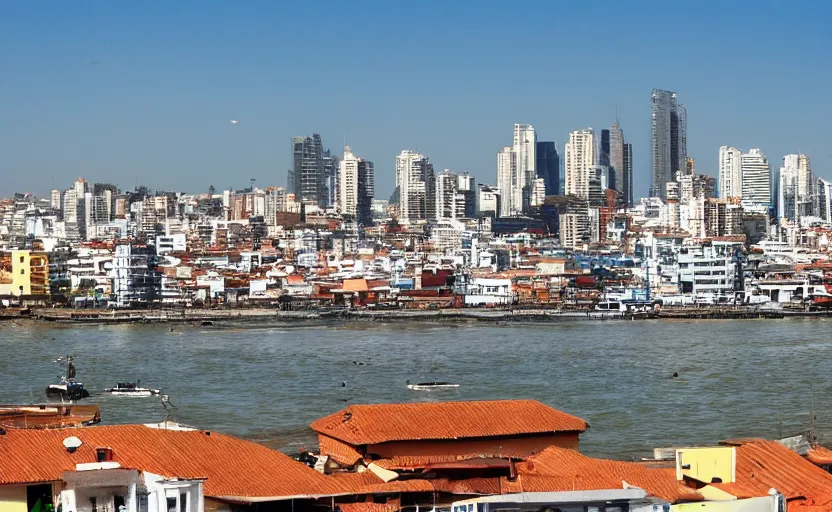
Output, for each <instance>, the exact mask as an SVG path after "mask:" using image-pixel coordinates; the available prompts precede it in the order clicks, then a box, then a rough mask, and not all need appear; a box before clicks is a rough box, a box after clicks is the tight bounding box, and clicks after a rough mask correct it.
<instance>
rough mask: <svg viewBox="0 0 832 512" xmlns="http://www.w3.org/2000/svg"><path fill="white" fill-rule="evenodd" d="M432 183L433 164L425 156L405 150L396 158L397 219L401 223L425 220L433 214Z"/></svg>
mask: <svg viewBox="0 0 832 512" xmlns="http://www.w3.org/2000/svg"><path fill="white" fill-rule="evenodd" d="M433 181H434V177H433V164H431V163H430V162H429V161H428V158H427V157H426V156H425V155H422V154H419V153H417V152H415V151H411V150H409V149H405V150H404V151H402V152H401V153H400V154H399V155H398V156H397V157H396V186H397V187H398V189H399V219H400V220H401V221H402V222H406V223H407V222H411V221H417V220H425V219H427V218H428V215H432V214H433V212H432V211H431V206H433V205H432V204H431V202H432V199H433V186H434V185H433ZM434 208H435V206H434Z"/></svg>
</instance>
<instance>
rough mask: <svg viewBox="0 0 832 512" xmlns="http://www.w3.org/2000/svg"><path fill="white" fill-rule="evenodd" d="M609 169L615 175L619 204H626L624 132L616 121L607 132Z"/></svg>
mask: <svg viewBox="0 0 832 512" xmlns="http://www.w3.org/2000/svg"><path fill="white" fill-rule="evenodd" d="M609 138H610V141H609V163H608V165H609V167H610V168H611V169H612V172H613V173H614V174H615V180H614V181H615V190H617V191H618V192H619V196H618V197H619V203H624V202H626V194H627V190H626V189H627V180H626V179H625V177H624V172H625V171H624V130H622V129H621V127H620V126H619V124H618V121H616V122H614V123H612V126H611V127H610V130H609Z"/></svg>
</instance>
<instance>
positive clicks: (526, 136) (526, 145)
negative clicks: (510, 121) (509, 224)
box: [497, 124, 537, 217]
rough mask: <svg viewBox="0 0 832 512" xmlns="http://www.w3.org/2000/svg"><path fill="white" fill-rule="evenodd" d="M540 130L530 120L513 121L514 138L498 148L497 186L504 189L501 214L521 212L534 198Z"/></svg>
mask: <svg viewBox="0 0 832 512" xmlns="http://www.w3.org/2000/svg"><path fill="white" fill-rule="evenodd" d="M536 166H537V134H536V133H535V131H534V127H533V126H532V125H530V124H515V125H514V141H513V143H512V145H511V146H506V147H503V148H502V149H500V151H498V152H497V186H498V187H499V188H500V191H501V193H502V206H501V210H502V211H501V212H500V216H502V217H508V216H512V215H521V214H522V213H523V212H525V211H526V210H527V209H528V207H529V203H530V200H531V189H532V187H533V185H534V184H533V182H534V180H535V178H537V170H536Z"/></svg>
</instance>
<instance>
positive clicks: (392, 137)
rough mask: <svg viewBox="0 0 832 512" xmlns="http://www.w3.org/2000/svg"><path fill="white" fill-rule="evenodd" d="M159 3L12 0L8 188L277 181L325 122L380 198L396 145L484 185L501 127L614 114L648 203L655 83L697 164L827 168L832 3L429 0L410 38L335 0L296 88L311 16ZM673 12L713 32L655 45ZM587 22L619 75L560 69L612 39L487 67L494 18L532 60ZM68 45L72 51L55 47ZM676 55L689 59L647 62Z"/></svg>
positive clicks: (575, 125)
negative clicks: (522, 8) (749, 158)
mask: <svg viewBox="0 0 832 512" xmlns="http://www.w3.org/2000/svg"><path fill="white" fill-rule="evenodd" d="M160 5H161V4H156V5H153V4H150V5H149V6H148V7H147V9H146V10H145V11H144V12H134V11H136V8H135V7H132V6H116V5H100V6H97V7H95V8H86V9H84V8H77V7H74V6H67V5H59V4H54V6H53V9H52V10H51V14H52V15H51V16H45V17H44V16H40V14H39V13H38V10H37V9H35V8H33V7H32V6H26V5H22V4H21V5H15V6H9V7H7V8H6V9H5V11H4V16H3V17H2V21H0V24H2V25H0V28H2V29H3V30H2V31H0V33H1V34H0V41H2V42H3V43H4V46H6V47H8V48H10V49H12V51H10V52H7V53H6V55H4V56H2V57H0V63H2V64H3V65H4V69H5V70H7V72H8V73H10V76H13V77H15V79H14V80H6V81H3V83H2V84H0V92H2V93H3V97H5V98H13V99H14V101H9V102H8V103H9V104H8V105H7V108H6V109H5V116H6V119H5V122H4V123H3V124H2V125H0V155H3V156H2V157H0V166H1V168H2V170H3V174H4V176H6V177H7V179H6V180H4V182H3V183H1V184H0V196H8V195H11V193H13V192H27V191H28V192H35V193H38V194H39V195H46V194H48V191H49V190H50V189H53V188H60V183H62V182H64V181H66V180H69V179H72V178H74V177H76V176H86V177H88V179H90V180H92V181H98V182H114V183H116V184H118V185H119V186H120V187H122V188H124V189H129V188H131V187H132V186H133V185H134V184H146V185H149V186H151V187H154V188H160V189H178V190H189V189H191V188H192V187H193V186H194V184H200V186H203V187H207V186H208V184H213V185H215V186H216V187H217V188H220V189H223V188H228V187H234V188H243V187H245V186H246V185H247V184H248V183H249V180H250V179H251V178H256V180H257V182H258V183H260V184H274V185H284V184H285V183H286V181H287V176H286V171H287V169H288V168H289V167H290V166H291V164H290V162H291V154H290V152H289V147H288V146H289V145H288V144H286V142H285V141H286V140H288V139H289V138H290V137H291V136H296V135H298V134H307V135H310V136H311V135H312V134H313V133H320V134H322V135H323V137H324V140H325V142H326V146H327V147H328V148H330V149H333V150H336V149H337V148H339V147H341V146H342V145H343V143H344V142H345V143H346V144H348V145H351V146H353V147H360V148H362V150H361V153H362V155H364V156H365V157H366V158H367V159H369V160H372V161H374V162H376V177H377V182H376V189H377V190H378V192H377V194H376V195H377V196H378V197H384V196H386V195H388V194H389V193H390V192H391V191H392V189H393V184H394V180H395V169H394V167H393V166H394V163H393V157H394V156H395V155H396V154H397V153H398V152H399V151H401V149H402V148H415V149H416V150H417V151H419V152H421V153H425V154H429V155H431V159H432V161H433V162H435V164H436V166H437V168H451V169H458V170H460V171H466V172H469V173H470V174H471V175H472V176H474V177H475V178H476V179H477V181H478V182H479V183H492V184H493V181H494V179H493V177H492V176H493V173H494V170H493V161H494V157H493V155H494V152H495V151H496V150H498V149H499V147H500V146H501V145H504V144H505V135H504V133H505V126H507V125H511V124H513V123H517V122H522V123H529V124H532V125H533V126H535V129H536V131H537V133H538V135H539V138H540V140H551V141H555V142H556V143H557V144H556V147H557V149H558V151H559V152H561V151H562V150H563V144H564V143H565V141H566V139H567V137H568V134H569V133H570V132H571V131H574V130H576V129H579V128H580V127H586V126H592V127H594V128H595V129H596V130H600V129H601V128H602V127H603V128H606V127H609V126H610V124H611V123H612V122H614V121H615V120H616V111H618V113H619V117H620V122H621V127H622V128H623V129H624V130H625V132H626V134H627V139H628V143H630V144H632V146H633V155H634V160H633V178H634V182H635V183H634V188H635V190H634V195H635V196H636V197H641V196H645V195H647V189H648V187H649V180H650V172H651V170H650V149H649V148H650V146H649V142H650V121H649V115H650V113H649V106H648V103H647V102H648V100H647V99H646V98H647V95H648V94H649V91H650V90H651V89H653V88H664V89H668V90H673V91H678V92H679V94H680V95H681V96H682V98H683V99H684V103H685V104H686V105H687V106H688V109H689V111H690V120H689V130H688V151H687V153H688V155H689V156H693V157H695V158H696V159H697V163H698V166H699V172H702V173H707V174H709V175H711V176H717V174H718V148H719V147H721V146H724V145H727V146H733V147H742V148H757V147H759V148H761V151H762V152H763V153H765V154H767V155H770V157H771V158H772V159H773V160H775V161H776V160H777V158H778V157H777V156H776V155H785V154H789V153H795V152H797V150H798V147H799V149H800V152H802V153H805V154H808V155H810V157H812V158H813V166H814V173H815V174H816V175H817V176H820V177H830V169H829V167H830V163H832V160H830V159H829V158H828V156H829V155H828V150H826V147H825V141H824V140H823V137H822V133H823V131H822V127H823V125H824V123H825V118H826V117H828V115H829V106H828V105H827V104H825V103H823V102H821V103H820V104H819V105H818V104H815V102H812V101H811V98H815V97H823V94H822V93H823V91H822V89H821V87H822V85H821V84H823V83H826V81H827V80H828V73H829V71H828V70H827V69H825V68H821V67H820V66H818V65H817V64H818V63H819V62H823V60H824V57H823V48H824V45H823V44H820V43H821V42H822V41H821V39H820V38H821V36H820V34H822V33H823V30H822V25H821V24H820V22H821V21H822V20H823V19H827V18H828V16H826V15H827V14H828V13H829V7H828V6H826V5H825V4H820V3H816V4H812V3H808V4H802V5H800V6H798V7H794V6H789V7H787V6H781V5H763V6H759V5H757V4H756V3H755V4H751V3H744V2H738V3H734V4H731V5H728V6H720V11H719V14H720V16H715V9H708V8H698V9H686V8H684V7H679V6H674V7H673V8H671V9H667V10H662V12H661V13H659V10H655V9H653V10H651V9H634V10H633V12H627V13H624V14H622V15H620V16H619V15H617V16H615V17H614V16H609V15H600V16H596V15H592V16H589V15H588V13H587V12H586V11H587V10H588V9H590V7H587V6H571V5H570V6H550V5H546V4H540V6H539V8H538V11H539V14H540V16H535V17H534V19H527V17H525V16H521V15H519V14H518V13H516V12H505V10H504V9H499V8H497V7H495V6H478V8H477V9H476V10H475V11H474V13H473V15H472V12H471V10H470V9H467V8H465V6H448V7H447V8H443V9H441V10H440V9H438V8H436V5H435V4H430V3H427V4H424V5H420V6H416V7H414V8H413V9H412V11H413V12H412V14H413V15H414V16H417V17H424V18H425V19H429V20H430V22H431V24H432V26H433V27H435V28H436V29H437V31H439V32H440V33H441V37H440V38H439V39H435V40H432V41H430V42H428V41H423V40H421V39H414V37H415V36H411V35H401V34H398V33H397V31H396V30H395V29H394V24H390V23H387V21H389V20H390V19H392V18H393V17H395V16H397V15H399V14H401V13H400V10H399V9H400V8H398V7H396V6H384V7H382V6H378V7H377V8H375V9H369V8H361V7H358V8H356V7H354V6H349V7H347V6H338V5H335V4H332V5H330V6H329V7H330V8H329V9H328V10H327V12H326V13H325V14H324V15H322V16H321V25H322V27H321V28H322V30H321V31H320V35H319V36H318V37H317V38H316V39H314V40H310V41H308V44H310V45H311V46H312V48H313V49H320V50H324V52H323V53H324V56H323V59H324V60H323V61H322V62H315V63H314V64H312V63H295V64H293V65H295V66H299V67H300V71H302V72H303V73H305V74H304V75H303V76H304V78H303V79H302V80H296V81H288V82H292V83H286V82H287V81H286V80H283V78H285V73H284V72H283V71H284V67H283V66H275V65H274V63H275V62H280V61H281V60H283V61H286V56H288V55H290V54H291V52H292V51H294V49H295V47H296V46H297V43H296V42H295V40H296V39H297V35H298V33H297V28H296V27H294V26H293V25H292V23H293V22H294V21H295V17H296V16H298V14H293V13H291V12H290V11H284V10H283V9H282V8H281V7H279V6H269V5H257V6H254V5H249V6H235V7H234V8H230V7H223V6H220V5H216V4H215V5H207V6H205V8H204V9H203V10H204V12H203V13H202V15H203V16H204V17H205V18H206V24H204V25H199V24H197V25H195V26H188V27H184V28H183V27H182V26H181V24H180V23H178V22H177V21H176V20H178V19H181V18H182V17H183V16H187V15H188V14H189V10H188V9H187V8H185V7H184V6H174V7H171V8H170V9H166V11H164V14H165V15H162V11H161V9H160V8H159V6H160ZM750 7H753V9H751V8H750ZM680 13H684V16H685V19H686V21H687V22H688V23H692V24H696V23H703V24H704V23H707V25H708V26H709V29H710V30H709V31H708V32H707V33H704V32H702V33H701V35H699V33H698V32H695V31H693V32H690V33H688V34H687V35H688V38H689V39H691V41H690V43H691V44H687V45H684V47H675V48H673V49H670V48H668V49H664V48H659V49H658V50H656V48H654V43H653V41H654V40H655V38H657V37H661V36H662V34H664V33H665V32H667V34H664V35H668V34H669V33H670V32H672V29H671V27H673V26H675V24H674V23H663V22H662V20H664V21H669V20H676V19H678V16H679V15H680ZM732 15H736V16H742V18H743V19H745V20H746V21H747V23H744V24H742V25H741V26H739V27H738V26H736V25H735V24H729V23H728V22H727V21H725V20H727V19H730V18H731V16H732ZM622 16H623V18H622ZM585 18H591V19H592V20H593V23H594V24H595V25H597V27H596V28H597V29H598V30H604V29H608V28H611V27H615V29H616V32H615V33H616V34H617V38H616V40H617V45H618V46H619V51H620V55H621V56H622V57H621V58H620V59H616V60H615V62H609V64H608V66H609V70H608V72H609V74H610V76H613V75H614V76H616V78H617V79H616V80H612V81H610V80H607V81H605V80H599V81H594V82H592V83H581V84H580V86H578V85H575V84H574V83H570V82H565V81H559V80H557V79H556V77H557V76H558V75H560V74H562V73H563V71H564V69H569V70H570V73H572V72H580V71H581V70H584V69H586V68H585V66H586V64H584V63H585V62H594V61H597V60H598V59H595V58H593V56H595V57H597V56H599V55H602V54H603V55H606V51H607V47H606V46H605V45H603V44H601V43H600V42H591V41H590V42H586V43H585V44H586V48H585V49H584V50H585V51H584V52H582V53H581V58H580V59H578V56H577V55H573V56H570V55H567V56H565V57H564V59H563V60H562V61H561V62H559V63H558V65H557V66H554V67H553V68H552V69H551V70H550V71H546V70H544V69H543V68H540V69H539V72H540V77H541V78H542V80H539V81H537V82H539V83H535V84H531V85H528V86H524V87H525V88H524V94H523V95H522V96H521V97H518V96H517V95H516V92H515V84H514V83H512V82H511V81H510V80H508V79H506V78H502V77H499V76H496V75H494V73H493V64H494V62H495V59H496V58H498V57H499V56H500V55H503V54H505V53H506V52H508V51H509V49H510V48H511V47H512V46H511V44H509V40H510V37H509V34H511V33H512V31H511V30H503V31H499V32H498V33H497V35H496V36H494V37H490V38H488V40H486V39H485V38H484V37H483V36H482V35H479V33H485V32H489V31H488V30H482V28H487V27H492V26H496V25H497V24H501V23H502V24H505V25H506V27H507V28H511V27H516V28H517V29H521V27H524V28H523V30H524V31H525V32H524V33H528V34H531V36H530V37H531V39H532V40H533V41H531V42H532V43H536V44H529V45H528V51H527V52H526V53H524V54H522V55H517V56H515V57H514V58H515V59H516V60H517V63H518V64H523V63H525V64H529V65H531V63H533V62H538V61H539V59H541V58H542V56H543V55H544V54H545V53H548V52H550V51H552V50H556V49H557V48H560V47H563V46H564V45H568V44H569V42H570V41H572V40H574V38H575V37H577V36H578V35H579V34H580V33H581V32H580V29H581V27H580V26H574V27H573V26H571V25H572V24H570V23H565V22H562V20H569V19H575V20H580V19H585ZM546 19H550V20H551V19H556V20H561V21H558V30H557V31H554V33H551V34H550V33H548V32H547V31H542V30H535V27H537V26H538V25H540V26H545V25H546V21H545V20H546ZM356 20H362V22H374V23H376V24H377V26H378V27H379V29H378V30H379V34H378V37H376V38H375V39H377V40H382V41H385V42H386V43H387V44H385V45H369V44H368V43H364V42H359V41H353V40H349V39H346V40H345V39H344V38H342V37H340V36H339V34H341V30H340V29H338V27H340V26H345V25H344V24H346V23H349V22H351V21H356ZM715 20H716V22H715ZM792 22H793V23H798V22H799V23H800V24H801V25H802V26H803V27H805V30H801V31H800V33H798V34H793V35H791V36H790V37H789V38H781V37H776V36H767V37H766V38H763V37H760V34H763V33H769V34H771V33H775V32H776V30H775V29H776V28H777V27H780V26H782V25H783V24H785V23H792ZM815 24H817V26H815ZM577 25H580V24H577ZM275 26H276V27H277V28H278V30H275ZM664 26H666V27H667V28H662V27H664ZM327 27H330V28H332V30H329V31H328V30H326V28H327ZM477 27H479V28H477ZM646 27H650V29H651V31H652V32H650V33H649V36H648V34H647V31H646ZM751 27H753V30H752V29H751ZM813 27H814V28H813ZM475 28H476V30H475ZM336 29H338V30H336ZM151 33H152V34H154V36H153V37H150V35H149V34H151ZM544 33H546V37H545V38H543V36H542V34H544ZM218 34H220V35H222V36H223V37H217V35H218ZM501 34H505V35H501ZM56 38H60V39H61V41H62V44H60V45H56V44H52V43H53V42H54V41H55V40H56ZM305 44H306V42H305ZM217 48H220V49H221V50H222V51H220V52H217V51H215V50H216V49H217ZM447 48H453V49H454V51H452V52H447V51H446V49H447ZM648 49H649V51H650V52H657V53H656V54H654V53H651V54H650V55H651V60H649V61H648V60H646V59H644V58H643V56H644V55H646V53H645V52H647V51H648ZM726 54H730V55H732V56H733V57H735V58H736V59H740V60H742V62H743V65H744V67H749V66H759V67H763V68H767V69H774V68H785V67H789V66H794V65H801V67H802V68H803V69H804V70H805V73H806V74H807V76H808V77H810V78H811V80H805V81H801V83H800V84H799V85H796V84H795V83H794V82H793V81H791V80H788V78H787V77H785V76H779V75H777V74H774V75H772V76H771V79H770V80H767V81H764V82H760V81H759V80H755V79H754V77H753V74H747V73H743V72H742V70H741V69H740V68H736V69H733V68H732V69H733V70H732V69H729V70H728V71H726V70H724V69H723V68H724V66H723V59H724V56H725V55H726ZM671 58H672V60H673V61H674V62H678V63H680V65H679V66H676V67H667V66H654V65H652V64H651V62H653V60H654V59H655V61H656V62H658V61H661V60H662V59H671ZM407 59H410V60H414V59H415V62H419V63H420V65H421V66H422V68H423V72H424V73H426V74H428V75H431V76H433V77H435V78H436V80H431V81H430V82H435V83H430V84H426V83H424V82H421V83H420V85H418V86H416V85H411V84H408V85H407V86H401V84H400V82H398V81H397V82H395V83H396V84H397V85H399V86H398V87H391V85H392V84H393V82H391V81H390V80H391V79H390V78H389V76H390V75H391V73H390V71H392V70H395V69H397V66H399V65H400V64H399V63H400V62H402V61H404V60H407ZM328 61H331V62H349V63H350V64H349V67H347V65H344V64H337V65H335V70H336V71H338V72H341V73H343V74H344V77H345V78H354V79H357V78H358V77H361V78H362V83H365V79H366V78H367V77H372V78H373V80H370V81H368V82H366V83H368V84H369V85H367V86H366V87H361V88H358V87H355V86H347V85H343V84H341V83H339V84H335V83H334V81H333V80H331V79H328V80H324V78H325V77H329V76H331V75H332V70H331V66H327V65H326V64H325V63H326V62H328ZM460 62H463V63H465V65H462V66H460V65H459V63H460ZM357 64H360V65H357ZM624 71H626V72H624ZM622 73H623V74H622ZM393 75H394V74H393ZM715 77H719V78H718V79H714V78H715ZM354 81H355V80H354ZM295 82H296V83H295ZM338 82H349V80H340V81H338ZM458 97H464V98H465V101H464V102H459V101H457V98H458ZM313 104H314V106H310V105H313ZM761 107H764V108H761ZM229 120H234V121H238V122H237V123H229ZM378 127H383V128H382V129H378ZM336 153H337V151H336ZM203 183H204V185H203Z"/></svg>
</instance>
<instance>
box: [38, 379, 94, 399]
mask: <svg viewBox="0 0 832 512" xmlns="http://www.w3.org/2000/svg"><path fill="white" fill-rule="evenodd" d="M46 396H48V397H51V398H60V399H61V400H80V399H82V398H87V397H88V396H90V392H89V391H87V390H86V389H84V384H83V383H81V382H78V381H76V380H75V379H61V382H60V383H58V384H50V385H48V386H46Z"/></svg>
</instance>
